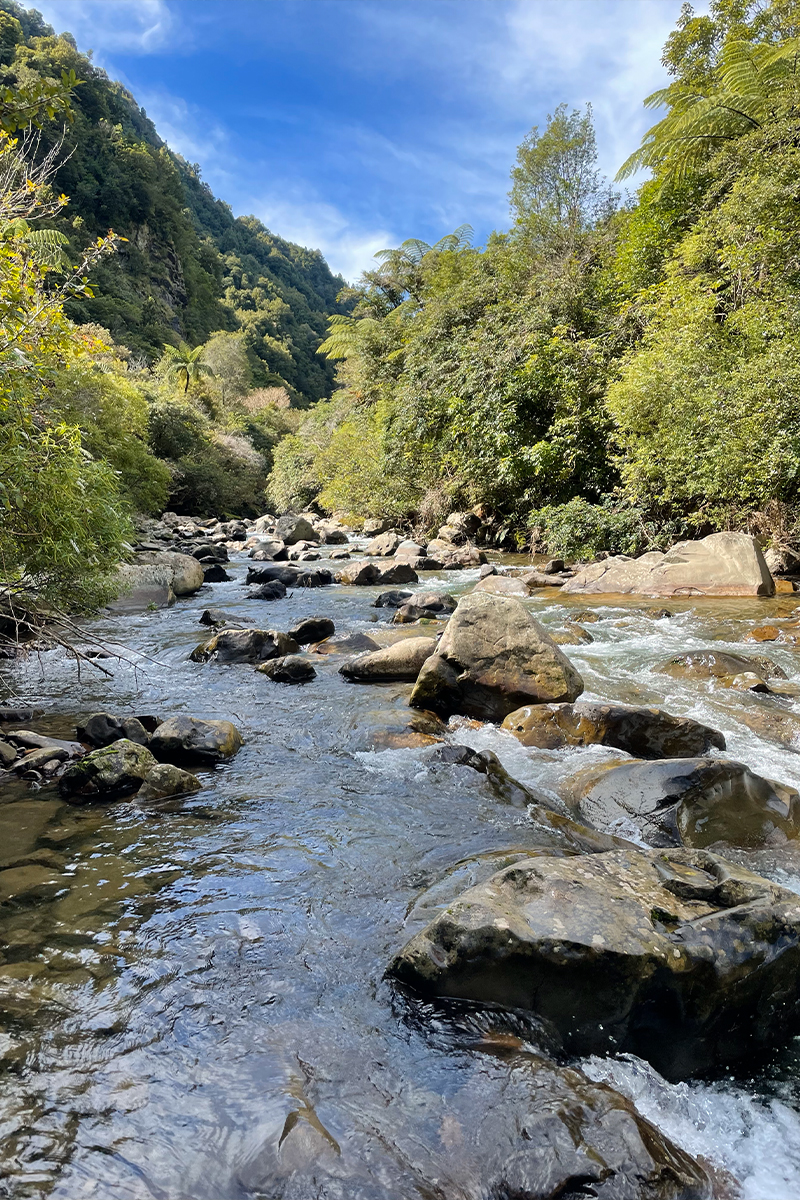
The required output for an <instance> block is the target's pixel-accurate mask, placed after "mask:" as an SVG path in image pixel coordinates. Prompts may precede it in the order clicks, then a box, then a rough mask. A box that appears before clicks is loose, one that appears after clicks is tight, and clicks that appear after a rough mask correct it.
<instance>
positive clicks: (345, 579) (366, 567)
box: [336, 562, 380, 587]
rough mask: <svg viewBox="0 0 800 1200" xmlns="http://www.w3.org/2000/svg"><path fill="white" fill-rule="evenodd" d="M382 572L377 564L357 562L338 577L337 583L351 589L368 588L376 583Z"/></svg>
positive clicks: (338, 574) (349, 565)
mask: <svg viewBox="0 0 800 1200" xmlns="http://www.w3.org/2000/svg"><path fill="white" fill-rule="evenodd" d="M379 574H380V570H379V568H378V566H377V564H376V563H368V562H355V563H351V564H348V565H347V566H346V567H345V568H344V570H343V571H339V572H338V573H337V575H336V582H337V583H343V584H345V585H349V586H351V587H368V586H369V585H370V584H373V583H376V582H377V579H378V575H379Z"/></svg>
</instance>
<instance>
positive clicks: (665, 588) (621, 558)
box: [563, 533, 775, 596]
mask: <svg viewBox="0 0 800 1200" xmlns="http://www.w3.org/2000/svg"><path fill="white" fill-rule="evenodd" d="M563 590H564V592H565V593H570V594H572V595H588V594H591V593H597V592H613V593H620V592H621V593H631V592H633V593H635V594H637V595H641V596H774V594H775V583H774V580H773V578H772V576H771V575H770V573H769V568H768V567H767V564H766V563H765V561H764V555H763V554H762V553H761V547H760V546H759V544H758V542H757V541H756V539H755V538H753V537H749V536H748V535H747V534H745V533H712V534H709V536H708V537H704V538H701V539H700V540H699V541H696V542H678V543H677V545H675V546H673V547H672V549H671V550H670V551H668V553H667V554H661V553H659V552H658V551H651V552H649V553H648V554H642V555H641V556H640V557H639V558H627V557H626V556H625V555H617V556H615V557H612V558H606V559H604V560H603V561H602V562H597V563H590V565H589V566H588V567H584V568H583V569H582V570H580V571H578V572H577V573H576V574H575V575H574V577H573V578H572V579H570V580H568V581H567V583H566V584H565V585H564V589H563Z"/></svg>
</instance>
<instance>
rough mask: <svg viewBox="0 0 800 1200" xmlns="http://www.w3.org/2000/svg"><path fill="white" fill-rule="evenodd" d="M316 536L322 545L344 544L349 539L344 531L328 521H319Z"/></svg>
mask: <svg viewBox="0 0 800 1200" xmlns="http://www.w3.org/2000/svg"><path fill="white" fill-rule="evenodd" d="M317 536H318V538H319V540H320V541H321V542H322V544H323V546H346V545H347V543H348V541H349V540H350V539H349V538H348V536H347V534H346V533H345V531H344V530H343V529H342V528H341V527H340V526H338V525H334V524H332V523H331V522H330V521H320V523H319V525H318V526H317Z"/></svg>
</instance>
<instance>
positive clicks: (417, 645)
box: [339, 637, 436, 683]
mask: <svg viewBox="0 0 800 1200" xmlns="http://www.w3.org/2000/svg"><path fill="white" fill-rule="evenodd" d="M435 649H436V639H435V638H425V637H421V638H404V639H403V640H402V641H401V642H395V643H394V645H393V646H386V647H384V648H383V649H382V650H373V651H372V653H370V654H364V655H362V656H361V657H360V658H351V659H350V661H349V662H346V663H342V665H341V667H340V668H339V674H340V675H344V676H345V678H346V679H353V680H355V681H356V682H361V683H380V682H383V681H388V680H410V681H411V682H413V681H414V680H415V679H416V678H417V676H418V675H419V673H420V670H421V669H422V665H423V663H424V662H425V661H426V659H428V658H430V656H431V655H432V654H433V652H434V650H435Z"/></svg>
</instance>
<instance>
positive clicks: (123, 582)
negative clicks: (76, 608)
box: [107, 563, 175, 613]
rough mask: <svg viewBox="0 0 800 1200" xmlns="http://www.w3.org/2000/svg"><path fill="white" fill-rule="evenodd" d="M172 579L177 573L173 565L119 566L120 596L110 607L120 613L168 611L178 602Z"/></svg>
mask: <svg viewBox="0 0 800 1200" xmlns="http://www.w3.org/2000/svg"><path fill="white" fill-rule="evenodd" d="M172 576H173V571H172V568H171V567H169V566H145V565H140V564H132V563H122V564H121V565H120V566H119V567H117V571H116V576H115V584H116V586H117V587H118V588H119V594H118V596H117V598H116V600H112V601H111V602H110V603H109V604H108V605H107V607H108V609H109V610H110V611H111V612H116V613H126V612H143V611H145V610H146V609H149V608H168V607H169V605H171V604H174V603H175V593H174V592H173V590H172Z"/></svg>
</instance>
